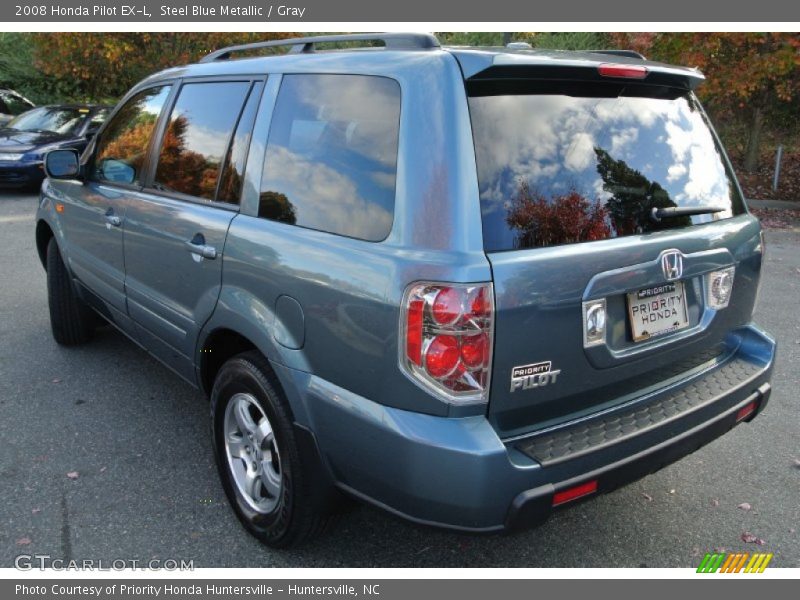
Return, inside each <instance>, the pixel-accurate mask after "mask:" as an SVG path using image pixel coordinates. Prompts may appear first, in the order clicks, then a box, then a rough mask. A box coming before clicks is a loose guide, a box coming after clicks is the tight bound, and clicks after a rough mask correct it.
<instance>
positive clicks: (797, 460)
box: [794, 342, 800, 469]
mask: <svg viewBox="0 0 800 600" xmlns="http://www.w3.org/2000/svg"><path fill="white" fill-rule="evenodd" d="M797 343H798V344H800V342H797ZM794 466H795V467H797V468H798V469H800V458H795V459H794Z"/></svg>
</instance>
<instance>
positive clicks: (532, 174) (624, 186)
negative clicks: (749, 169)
mask: <svg viewBox="0 0 800 600" xmlns="http://www.w3.org/2000/svg"><path fill="white" fill-rule="evenodd" d="M553 91H554V90H552V89H551V90H549V93H541V94H535V93H533V94H516V95H491V96H476V97H472V98H470V99H469V107H470V114H471V118H472V127H473V135H474V138H475V154H476V158H477V165H478V180H479V185H480V198H481V213H482V217H483V234H484V247H485V248H486V250H488V251H498V250H513V249H522V248H534V247H543V246H555V245H560V244H570V243H576V242H586V241H593V240H602V239H607V238H613V237H620V236H626V235H636V234H642V233H648V232H651V231H657V230H662V229H670V228H677V227H687V226H691V225H693V224H700V223H706V222H709V221H711V220H712V219H720V218H725V217H730V216H732V215H735V214H739V213H741V212H742V210H743V204H742V199H741V198H740V197H739V193H738V190H737V187H736V185H735V183H734V180H733V175H732V173H730V171H729V169H728V167H727V164H726V162H725V160H724V157H723V154H722V150H721V148H720V147H719V145H718V144H717V142H716V140H715V139H714V136H713V134H712V133H711V130H710V128H709V124H708V122H707V121H706V117H705V116H704V114H703V112H702V110H701V109H700V107H699V105H698V104H697V100H696V99H695V98H694V96H692V95H691V94H680V95H677V96H676V95H674V94H673V95H672V96H667V97H646V96H642V95H633V94H634V93H635V92H636V90H635V88H634V87H633V86H631V89H629V90H623V91H622V92H621V93H619V94H618V93H616V92H615V93H614V94H608V93H607V91H606V90H605V88H598V89H596V90H593V89H592V88H591V86H586V87H585V89H583V90H581V94H586V95H574V90H572V91H571V92H570V94H569V95H568V94H567V93H566V92H565V93H563V94H562V93H558V90H555V91H556V93H552V92H553ZM592 92H595V93H596V94H592ZM626 94H627V95H626ZM609 96H611V97H609ZM669 207H712V208H714V209H720V211H719V212H709V213H708V214H703V215H698V216H691V217H689V216H684V217H680V218H669V219H664V220H661V221H658V220H655V219H654V218H653V210H654V209H660V208H669Z"/></svg>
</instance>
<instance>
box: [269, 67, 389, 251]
mask: <svg viewBox="0 0 800 600" xmlns="http://www.w3.org/2000/svg"><path fill="white" fill-rule="evenodd" d="M399 121H400V86H399V85H398V83H397V82H396V81H394V80H392V79H387V78H383V77H370V76H355V75H286V76H284V78H283V82H282V83H281V89H280V92H279V94H278V100H277V103H276V106H275V111H274V114H273V117H272V125H271V127H270V133H269V140H268V143H267V152H266V157H265V164H264V173H263V177H262V181H261V195H260V204H259V216H261V217H265V218H268V219H273V220H276V221H282V222H284V223H291V224H296V225H300V226H302V227H308V228H310V229H318V230H322V231H327V232H330V233H336V234H340V235H346V236H350V237H355V238H360V239H364V240H370V241H379V240H382V239H384V238H385V237H386V236H387V235H388V234H389V230H390V229H391V226H392V218H393V214H394V197H395V178H396V170H397V143H398V129H399Z"/></svg>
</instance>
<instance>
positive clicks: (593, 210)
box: [506, 181, 611, 248]
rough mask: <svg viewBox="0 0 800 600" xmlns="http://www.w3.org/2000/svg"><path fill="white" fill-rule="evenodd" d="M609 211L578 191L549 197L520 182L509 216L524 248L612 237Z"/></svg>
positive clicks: (519, 243)
mask: <svg viewBox="0 0 800 600" xmlns="http://www.w3.org/2000/svg"><path fill="white" fill-rule="evenodd" d="M607 214H608V213H607V212H606V209H605V207H604V206H603V204H602V203H601V202H599V201H595V202H591V201H590V200H589V199H587V198H586V197H584V196H582V195H581V194H580V193H578V192H577V191H576V190H574V189H573V190H570V191H569V192H567V193H565V194H561V195H557V196H553V197H551V198H546V197H545V196H543V195H542V194H539V193H538V192H536V191H535V190H532V189H531V187H530V186H529V185H528V182H527V181H520V183H519V186H518V187H517V193H516V195H515V196H514V199H513V201H512V204H511V207H510V209H509V211H508V215H507V216H506V223H508V226H509V227H510V228H511V229H516V230H517V232H518V233H517V244H518V247H520V248H534V247H540V246H554V245H557V244H571V243H575V242H587V241H591V240H602V239H605V238H607V237H609V236H610V235H611V228H610V227H609V225H608V220H607V218H606V217H607Z"/></svg>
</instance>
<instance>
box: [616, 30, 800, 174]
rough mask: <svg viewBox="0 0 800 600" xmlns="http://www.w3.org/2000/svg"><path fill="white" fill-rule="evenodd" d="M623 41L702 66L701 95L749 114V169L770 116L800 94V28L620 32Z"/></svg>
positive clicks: (720, 109) (722, 108)
mask: <svg viewBox="0 0 800 600" xmlns="http://www.w3.org/2000/svg"><path fill="white" fill-rule="evenodd" d="M612 37H613V39H614V42H615V43H616V44H617V45H618V46H623V47H630V48H633V49H635V50H638V51H640V52H642V53H643V54H645V55H647V56H648V58H652V59H656V60H662V61H665V62H670V63H675V64H682V65H688V66H692V67H697V68H699V69H700V70H701V71H703V73H704V74H705V75H706V78H707V81H706V82H705V83H704V84H703V85H702V86H701V87H700V88H699V89H698V95H699V96H700V97H701V99H702V100H704V101H705V102H707V103H708V105H709V106H710V107H712V108H713V110H714V112H715V113H716V114H717V115H718V116H725V115H727V114H729V115H731V116H733V117H734V118H739V119H745V120H746V122H747V123H748V126H747V143H746V147H745V152H744V164H743V167H744V170H745V171H748V172H753V171H755V169H756V168H757V166H758V158H759V149H760V142H761V134H762V130H763V126H764V121H765V118H766V117H768V116H769V115H770V114H771V113H773V112H775V111H776V110H778V109H780V108H781V106H782V105H790V106H791V105H792V104H794V105H795V106H794V107H795V109H796V100H797V98H798V96H800V37H798V36H797V34H795V33H669V34H667V33H650V34H647V33H617V34H612Z"/></svg>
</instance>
